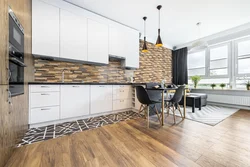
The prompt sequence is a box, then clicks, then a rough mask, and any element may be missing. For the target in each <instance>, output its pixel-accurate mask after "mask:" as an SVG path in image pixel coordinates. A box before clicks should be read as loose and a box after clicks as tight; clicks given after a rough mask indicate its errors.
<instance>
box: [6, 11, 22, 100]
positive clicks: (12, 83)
mask: <svg viewBox="0 0 250 167" xmlns="http://www.w3.org/2000/svg"><path fill="white" fill-rule="evenodd" d="M24 67H25V64H24V29H23V27H22V25H21V24H20V22H19V21H18V19H17V17H16V16H15V14H14V13H13V11H12V10H11V9H10V8H9V69H8V72H9V93H10V95H11V96H17V95H20V94H23V93H24Z"/></svg>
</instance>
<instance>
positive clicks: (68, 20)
mask: <svg viewBox="0 0 250 167" xmlns="http://www.w3.org/2000/svg"><path fill="white" fill-rule="evenodd" d="M87 54H88V52H87V18H84V17H80V16H77V15H75V14H73V13H70V12H68V11H66V10H62V9H60V57H61V58H67V59H75V60H82V61H87V59H88V56H87Z"/></svg>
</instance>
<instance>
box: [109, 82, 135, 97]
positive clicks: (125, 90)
mask: <svg viewBox="0 0 250 167" xmlns="http://www.w3.org/2000/svg"><path fill="white" fill-rule="evenodd" d="M131 98H132V88H131V86H130V85H113V100H117V99H131Z"/></svg>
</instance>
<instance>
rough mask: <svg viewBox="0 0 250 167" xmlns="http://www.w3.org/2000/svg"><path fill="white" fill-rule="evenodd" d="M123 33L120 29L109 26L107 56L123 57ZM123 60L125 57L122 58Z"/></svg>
mask: <svg viewBox="0 0 250 167" xmlns="http://www.w3.org/2000/svg"><path fill="white" fill-rule="evenodd" d="M122 39H123V31H122V29H121V28H118V27H114V26H112V25H110V26H109V55H112V56H118V57H124V45H123V42H122V41H123V40H122ZM124 58H125V57H124Z"/></svg>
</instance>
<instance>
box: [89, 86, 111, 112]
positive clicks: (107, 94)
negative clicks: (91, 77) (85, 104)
mask: <svg viewBox="0 0 250 167" xmlns="http://www.w3.org/2000/svg"><path fill="white" fill-rule="evenodd" d="M90 92H91V95H90V113H91V114H98V113H103V112H108V111H112V108H113V107H112V101H113V99H112V85H91V89H90Z"/></svg>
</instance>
